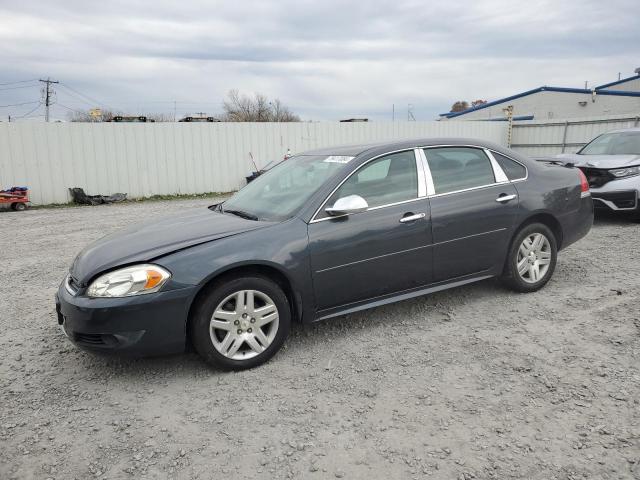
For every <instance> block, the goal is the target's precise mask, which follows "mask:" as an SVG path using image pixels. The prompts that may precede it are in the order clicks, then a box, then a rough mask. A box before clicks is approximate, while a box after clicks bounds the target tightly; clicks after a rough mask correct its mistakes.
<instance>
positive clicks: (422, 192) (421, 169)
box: [413, 148, 428, 198]
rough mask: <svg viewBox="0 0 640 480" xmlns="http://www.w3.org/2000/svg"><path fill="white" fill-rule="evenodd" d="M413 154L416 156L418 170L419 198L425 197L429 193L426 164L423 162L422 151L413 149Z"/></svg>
mask: <svg viewBox="0 0 640 480" xmlns="http://www.w3.org/2000/svg"><path fill="white" fill-rule="evenodd" d="M413 156H414V157H415V158H416V170H417V171H418V198H424V197H426V196H427V194H428V190H427V182H426V175H425V165H424V163H423V162H422V158H421V157H420V153H418V150H417V149H415V148H414V149H413Z"/></svg>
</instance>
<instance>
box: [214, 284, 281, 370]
mask: <svg viewBox="0 0 640 480" xmlns="http://www.w3.org/2000/svg"><path fill="white" fill-rule="evenodd" d="M278 320H279V315H278V308H277V307H276V305H275V303H274V301H273V300H272V299H271V298H270V297H269V296H268V295H266V294H265V293H263V292H260V291H258V290H240V291H238V292H234V293H232V294H231V295H229V296H227V297H226V298H225V299H224V300H222V301H221V302H220V303H219V304H218V306H217V307H216V309H215V310H214V312H213V315H212V316H211V321H210V323H209V334H210V336H211V341H212V342H213V346H214V347H215V349H216V350H217V351H218V352H219V353H220V354H222V355H224V356H225V357H227V358H230V359H232V360H247V359H249V358H253V357H255V356H256V355H260V354H261V353H262V352H264V351H265V350H266V349H267V348H268V347H269V345H271V342H273V340H274V338H275V336H276V334H277V332H278V323H279V321H278Z"/></svg>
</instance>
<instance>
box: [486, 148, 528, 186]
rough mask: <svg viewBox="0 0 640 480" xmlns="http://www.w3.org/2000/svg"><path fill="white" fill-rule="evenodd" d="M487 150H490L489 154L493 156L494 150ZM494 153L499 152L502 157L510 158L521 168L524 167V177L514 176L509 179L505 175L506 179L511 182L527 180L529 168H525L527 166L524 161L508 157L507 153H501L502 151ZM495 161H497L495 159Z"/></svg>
mask: <svg viewBox="0 0 640 480" xmlns="http://www.w3.org/2000/svg"><path fill="white" fill-rule="evenodd" d="M489 152H491V156H492V157H493V152H494V150H489ZM495 153H499V154H500V155H502V156H503V157H506V158H508V159H509V160H511V161H512V162H516V163H517V164H518V165H520V166H521V167H522V168H524V177H520V178H515V179H513V180H509V177H507V180H509V181H510V182H511V183H514V182H524V181H525V180H527V179H528V178H529V169H528V168H527V166H526V165H525V164H524V163H522V162H519V161H518V160H516V159H515V158H513V157H510V156H509V155H505V154H504V153H502V152H495ZM493 158H494V159H495V157H493ZM496 162H497V160H496ZM498 165H500V164H498ZM500 169H501V170H502V167H500Z"/></svg>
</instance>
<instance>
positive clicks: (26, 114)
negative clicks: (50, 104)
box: [13, 102, 42, 118]
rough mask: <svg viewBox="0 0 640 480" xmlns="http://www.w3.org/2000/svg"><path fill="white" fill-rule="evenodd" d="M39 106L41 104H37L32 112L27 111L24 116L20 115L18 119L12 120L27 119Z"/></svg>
mask: <svg viewBox="0 0 640 480" xmlns="http://www.w3.org/2000/svg"><path fill="white" fill-rule="evenodd" d="M40 105H42V103H41V102H38V105H36V108H34V109H33V110H29V111H28V112H27V113H25V114H24V115H20V116H19V117H13V118H27V117H28V116H29V115H31V114H32V113H33V112H35V111H36V110H37V109H38V108H40ZM38 116H39V115H38Z"/></svg>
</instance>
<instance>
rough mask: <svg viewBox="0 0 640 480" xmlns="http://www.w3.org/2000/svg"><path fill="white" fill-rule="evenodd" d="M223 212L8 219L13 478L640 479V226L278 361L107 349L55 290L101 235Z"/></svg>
mask: <svg viewBox="0 0 640 480" xmlns="http://www.w3.org/2000/svg"><path fill="white" fill-rule="evenodd" d="M209 203H213V201H212V200H198V201H170V202H147V203H140V204H128V205H115V206H114V205H112V206H103V207H83V208H66V209H57V210H55V209H54V210H32V211H27V212H22V213H13V212H7V213H0V245H2V248H1V251H0V260H1V265H2V269H1V271H0V285H2V292H1V293H0V312H1V316H0V332H1V333H0V351H1V352H2V354H1V355H0V479H3V480H4V479H14V478H15V479H30V478H34V479H46V478H52V479H86V478H109V479H121V478H122V479H128V478H176V479H182V478H185V479H218V478H310V479H313V478H318V479H321V478H343V477H344V478H369V479H370V478H398V479H400V478H402V479H405V478H443V479H467V480H468V479H474V478H477V479H481V478H499V479H504V478H531V479H553V478H557V479H582V478H590V479H591V478H602V479H613V478H615V479H618V478H635V479H640V307H639V302H638V297H639V296H640V275H639V273H640V253H639V251H638V238H639V235H640V225H639V224H633V223H627V222H625V221H620V220H615V219H611V218H608V219H607V218H605V219H599V220H597V222H596V224H595V226H594V228H593V230H592V231H591V233H590V234H589V236H588V237H587V238H585V239H583V240H582V241H580V242H579V243H578V244H576V245H573V246H572V247H570V248H569V249H567V250H566V251H564V252H562V253H561V255H560V259H559V262H558V267H557V270H556V273H555V276H554V278H553V279H552V280H551V282H550V283H549V284H548V285H547V287H546V288H544V289H543V290H542V291H540V292H537V293H535V294H528V295H522V294H515V293H511V292H508V291H505V290H504V289H502V288H501V287H500V286H499V285H498V284H497V283H496V282H493V281H486V282H481V283H478V284H475V285H471V286H467V287H463V288H458V289H454V290H449V291H447V292H441V293H438V294H434V295H431V296H429V297H422V298H417V299H414V300H409V301H405V302H403V303H399V304H395V305H389V306H385V307H381V308H376V309H373V310H369V311H366V312H361V313H358V314H354V315H349V316H348V317H343V318H339V319H335V320H330V321H327V322H323V323H320V324H316V325H312V326H306V327H298V328H296V329H295V331H294V332H293V334H292V336H291V337H290V339H289V340H288V342H287V344H286V346H285V348H284V350H283V351H281V352H280V353H279V354H278V355H277V356H276V357H275V358H274V359H273V360H272V361H271V362H270V363H268V364H267V365H265V366H263V367H260V368H257V369H254V370H251V371H246V372H241V373H222V372H219V371H214V370H212V369H210V368H209V367H207V366H206V365H205V364H204V363H203V362H201V361H200V360H199V359H198V357H197V356H196V355H195V354H184V355H178V356H172V357H165V358H152V359H118V358H110V357H100V356H94V355H91V354H88V353H85V352H82V351H80V350H78V349H76V348H75V347H73V346H72V345H71V344H70V343H69V342H68V341H67V340H66V339H65V337H64V336H63V334H62V333H61V332H60V330H59V329H58V326H57V323H56V318H55V311H54V302H53V295H54V292H55V290H56V288H57V286H58V283H59V282H60V281H61V279H62V277H63V276H64V274H65V272H66V270H67V268H68V265H69V264H70V262H71V260H72V259H73V257H74V256H75V254H76V253H77V252H78V251H79V250H80V249H81V247H83V246H84V245H85V244H86V243H88V242H90V241H92V240H94V239H97V238H99V237H101V236H102V235H104V234H106V233H109V232H111V231H113V230H115V229H117V228H119V227H122V226H124V225H127V224H130V223H133V222H137V221H139V220H141V219H148V218H151V217H154V216H157V215H162V214H165V213H168V212H174V211H179V210H182V209H185V208H187V207H193V206H202V205H206V204H209Z"/></svg>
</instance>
